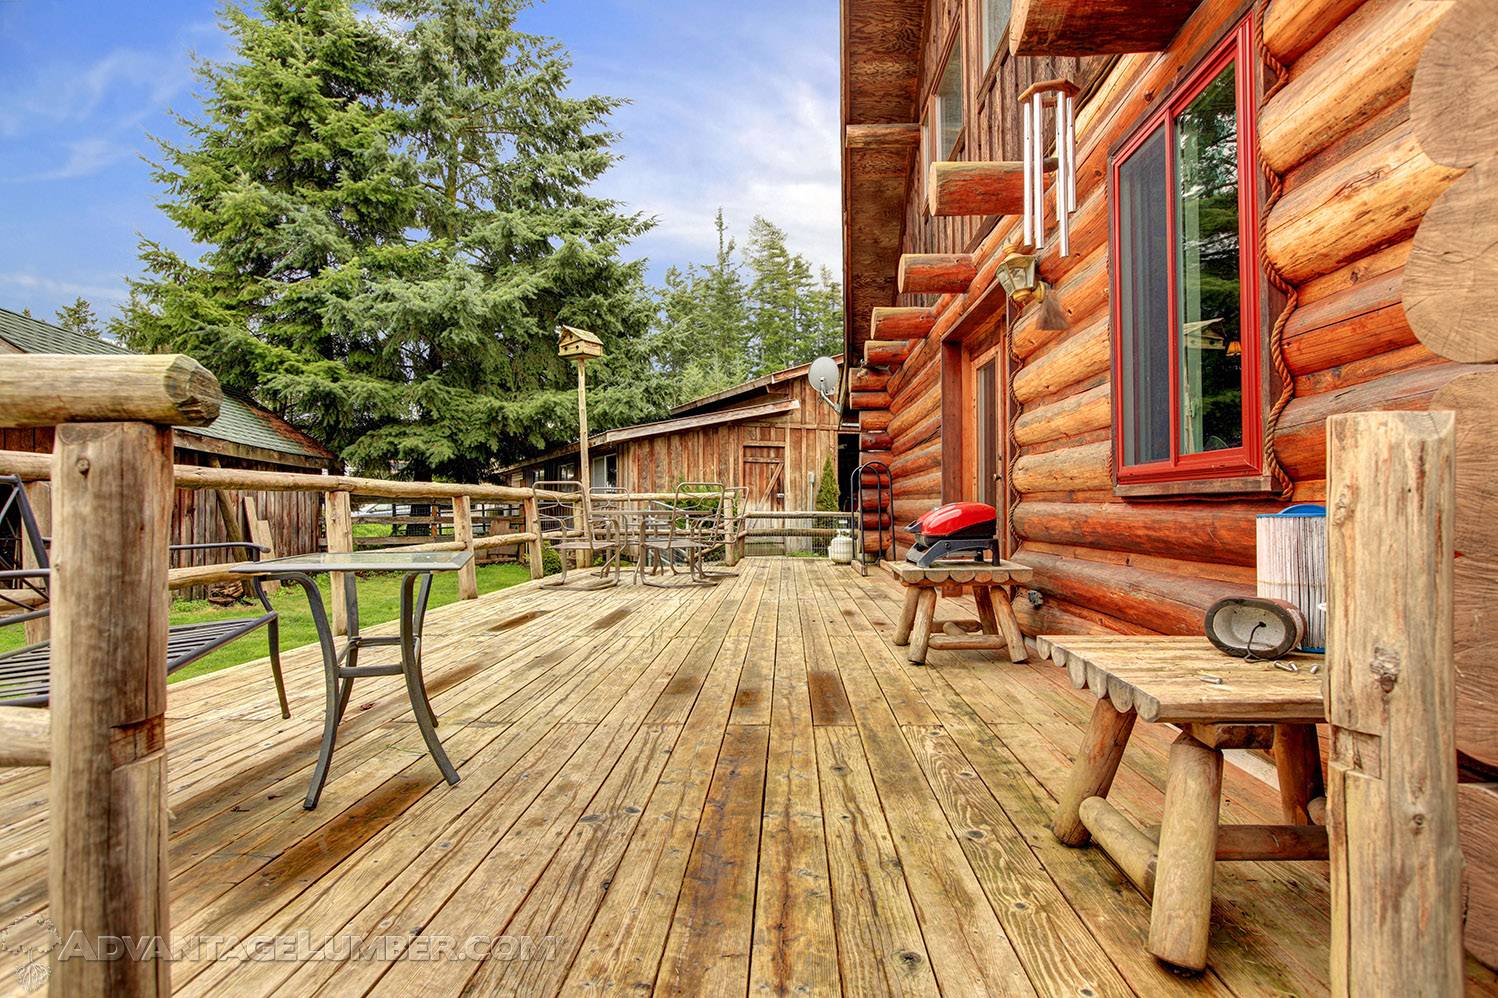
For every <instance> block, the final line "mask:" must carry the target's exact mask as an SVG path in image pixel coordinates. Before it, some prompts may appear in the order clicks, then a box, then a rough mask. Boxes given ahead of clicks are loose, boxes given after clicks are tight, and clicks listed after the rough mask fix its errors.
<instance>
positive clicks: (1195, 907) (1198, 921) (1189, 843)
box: [1149, 734, 1222, 970]
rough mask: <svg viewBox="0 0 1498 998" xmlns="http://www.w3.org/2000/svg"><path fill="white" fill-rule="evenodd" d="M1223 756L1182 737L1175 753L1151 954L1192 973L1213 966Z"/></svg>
mask: <svg viewBox="0 0 1498 998" xmlns="http://www.w3.org/2000/svg"><path fill="white" fill-rule="evenodd" d="M1221 799H1222V753H1221V752H1220V751H1218V750H1217V749H1213V748H1208V747H1207V746H1205V745H1203V744H1202V743H1201V742H1199V741H1197V740H1196V739H1195V738H1192V737H1191V736H1190V735H1187V734H1182V735H1181V736H1180V737H1178V738H1177V739H1176V740H1175V743H1174V744H1172V745H1171V747H1170V772H1169V775H1168V776H1167V777H1166V781H1165V816H1164V822H1163V823H1162V824H1161V826H1160V853H1159V858H1158V860H1157V863H1156V870H1155V897H1154V901H1153V907H1152V908H1151V910H1150V935H1149V951H1150V952H1151V953H1153V954H1154V955H1155V956H1157V957H1159V958H1160V959H1161V960H1164V961H1165V962H1167V963H1171V964H1174V965H1176V966H1177V967H1182V968H1184V969H1186V970H1204V969H1206V966H1207V937H1208V935H1209V934H1210V932H1211V922H1212V871H1213V867H1214V866H1215V864H1216V856H1217V819H1218V811H1219V809H1220V807H1221Z"/></svg>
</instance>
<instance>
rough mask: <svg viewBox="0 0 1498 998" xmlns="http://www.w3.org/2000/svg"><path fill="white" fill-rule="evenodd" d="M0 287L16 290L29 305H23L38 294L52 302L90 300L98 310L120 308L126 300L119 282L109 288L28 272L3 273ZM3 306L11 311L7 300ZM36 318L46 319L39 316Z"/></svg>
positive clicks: (17, 308) (16, 306) (16, 308)
mask: <svg viewBox="0 0 1498 998" xmlns="http://www.w3.org/2000/svg"><path fill="white" fill-rule="evenodd" d="M0 287H5V288H14V289H16V290H17V292H18V293H20V294H24V295H26V296H27V302H23V303H22V304H25V303H29V302H30V301H31V300H33V299H34V298H35V297H36V296H37V295H39V294H40V295H45V296H46V297H47V299H49V300H52V301H59V302H63V301H72V300H73V299H74V298H87V299H88V300H89V301H91V302H93V303H94V306H95V308H97V307H98V306H100V305H101V304H121V303H123V302H124V301H125V300H126V298H127V295H126V294H125V288H124V286H123V284H122V283H121V282H119V281H115V282H113V283H109V284H105V283H99V284H93V283H81V282H78V281H67V280H59V279H57V278H52V277H45V276H43V275H40V274H33V273H29V272H26V271H12V272H9V273H6V272H0ZM11 301H16V299H11ZM0 304H7V307H12V306H10V305H9V303H8V302H6V301H4V300H0ZM13 308H14V310H15V311H20V305H19V304H18V305H15V306H13ZM37 317H38V318H46V316H43V315H40V314H38V316H37Z"/></svg>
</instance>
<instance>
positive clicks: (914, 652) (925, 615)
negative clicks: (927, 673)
mask: <svg viewBox="0 0 1498 998" xmlns="http://www.w3.org/2000/svg"><path fill="white" fill-rule="evenodd" d="M918 591H919V593H920V602H919V603H917V604H916V608H915V621H914V623H913V624H912V625H911V631H910V650H909V651H908V652H906V655H905V657H906V658H907V659H909V660H910V661H911V662H913V663H915V664H916V665H925V664H926V651H927V649H928V648H930V646H931V622H932V621H933V620H935V619H936V587H935V586H922V587H921V588H920V589H919V590H918Z"/></svg>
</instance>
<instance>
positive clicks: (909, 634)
mask: <svg viewBox="0 0 1498 998" xmlns="http://www.w3.org/2000/svg"><path fill="white" fill-rule="evenodd" d="M883 564H884V567H885V569H887V570H888V571H889V573H890V574H891V575H893V576H894V577H895V580H896V581H898V582H899V583H900V584H901V585H902V586H904V587H905V608H904V609H903V610H902V611H901V613H900V628H899V630H898V631H897V632H896V633H895V644H897V645H909V650H908V652H907V657H908V658H909V659H910V661H912V662H914V663H915V664H916V665H924V664H925V663H926V653H927V651H929V650H930V649H933V648H934V649H936V650H938V651H940V650H943V649H949V650H953V651H957V650H965V649H986V650H989V651H1003V652H1007V653H1008V655H1009V660H1010V661H1011V662H1023V661H1025V658H1026V655H1025V638H1024V635H1023V634H1022V633H1021V632H1020V629H1019V620H1018V619H1017V618H1016V617H1015V616H1014V607H1012V606H1011V605H1010V604H1009V597H1008V595H1007V594H1006V593H1005V591H1004V589H1003V587H1004V586H1008V585H1013V584H1014V583H1017V582H1029V581H1030V577H1031V575H1032V574H1033V573H1032V572H1031V570H1030V569H1029V568H1026V567H1025V566H1024V565H1016V564H1015V563H1013V562H1010V561H1001V562H999V563H998V564H984V563H982V562H976V561H939V562H937V563H936V564H934V565H931V566H928V567H925V568H923V567H921V566H920V565H913V564H911V563H910V562H905V561H886V562H884V563H883ZM965 589H971V590H972V591H973V602H974V603H977V604H978V619H977V620H949V621H945V622H943V623H938V622H937V620H936V599H937V597H938V596H961V595H962V593H963V590H965ZM995 589H997V590H998V599H997V600H995V598H994V590H995Z"/></svg>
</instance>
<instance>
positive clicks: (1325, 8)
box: [1264, 0, 1363, 64]
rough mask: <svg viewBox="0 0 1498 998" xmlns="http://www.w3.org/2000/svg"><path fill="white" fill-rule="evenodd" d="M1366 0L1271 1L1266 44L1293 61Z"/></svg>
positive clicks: (1279, 56) (1276, 54)
mask: <svg viewBox="0 0 1498 998" xmlns="http://www.w3.org/2000/svg"><path fill="white" fill-rule="evenodd" d="M1362 2H1363V0H1270V4H1269V8H1268V10H1266V11H1265V12H1264V45H1265V47H1266V48H1268V49H1269V51H1270V52H1272V53H1274V57H1275V58H1276V59H1278V60H1279V61H1280V62H1283V63H1286V64H1289V63H1292V62H1294V61H1295V60H1296V59H1298V58H1300V57H1301V55H1303V54H1304V53H1306V52H1307V51H1309V50H1310V49H1311V48H1312V47H1313V46H1314V45H1315V44H1316V43H1317V42H1319V41H1321V39H1323V38H1325V37H1326V33H1327V32H1328V31H1331V30H1332V29H1333V28H1335V27H1336V26H1337V25H1339V24H1341V23H1342V22H1343V21H1345V20H1346V19H1347V16H1348V15H1349V14H1351V13H1352V12H1353V11H1355V10H1357V9H1358V6H1359V5H1360V4H1362Z"/></svg>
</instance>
